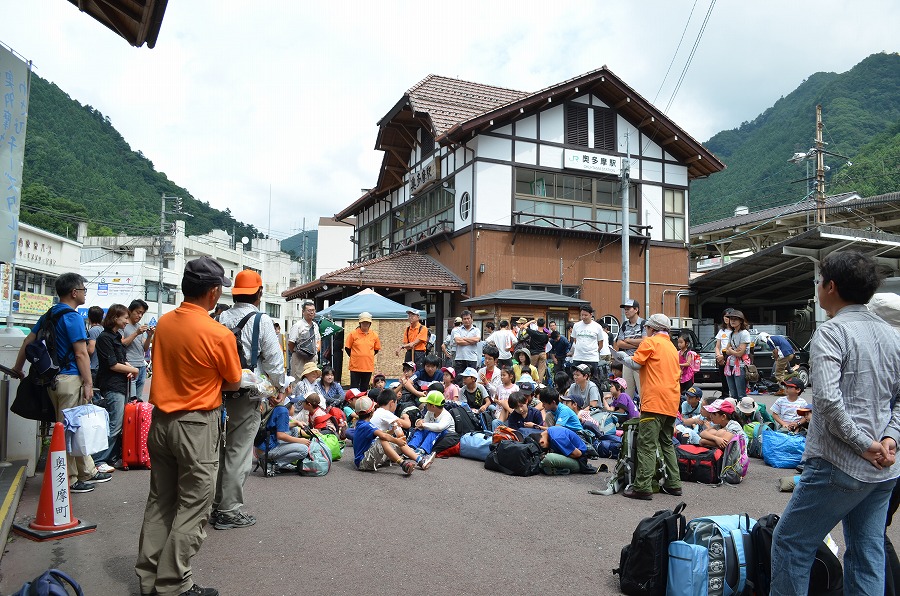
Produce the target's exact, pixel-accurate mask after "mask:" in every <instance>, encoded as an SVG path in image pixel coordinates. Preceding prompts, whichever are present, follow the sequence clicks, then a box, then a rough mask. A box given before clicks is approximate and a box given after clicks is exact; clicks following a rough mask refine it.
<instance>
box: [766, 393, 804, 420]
mask: <svg viewBox="0 0 900 596" xmlns="http://www.w3.org/2000/svg"><path fill="white" fill-rule="evenodd" d="M808 407H809V404H808V403H806V400H805V399H803V398H802V397H798V398H797V401H791V400H789V399H788V398H787V396H782V397H779V398H778V399H776V400H775V403H774V404H772V407H771V409H770V411H771V412H772V413H773V414H778V416H779V418H781V419H782V420H784V421H785V422H797V421H798V420H800V415H799V414H798V413H797V410H798V409H800V408H808Z"/></svg>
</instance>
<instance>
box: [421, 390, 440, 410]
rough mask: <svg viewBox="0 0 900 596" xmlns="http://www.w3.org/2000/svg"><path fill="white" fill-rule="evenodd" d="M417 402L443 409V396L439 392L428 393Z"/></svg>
mask: <svg viewBox="0 0 900 596" xmlns="http://www.w3.org/2000/svg"><path fill="white" fill-rule="evenodd" d="M419 401H420V402H422V403H425V404H431V405H432V406H437V407H438V408H442V407H444V394H443V393H441V392H440V391H429V392H428V395H426V396H425V397H421V398H419Z"/></svg>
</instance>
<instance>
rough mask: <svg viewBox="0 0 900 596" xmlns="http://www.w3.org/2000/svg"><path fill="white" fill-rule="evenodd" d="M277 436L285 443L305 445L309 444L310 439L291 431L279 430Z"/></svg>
mask: <svg viewBox="0 0 900 596" xmlns="http://www.w3.org/2000/svg"><path fill="white" fill-rule="evenodd" d="M275 437H276V438H277V439H278V440H279V441H281V442H283V443H303V444H304V445H309V439H304V438H303V437H295V436H294V435H292V434H290V433H283V432H281V431H278V432H277V433H275Z"/></svg>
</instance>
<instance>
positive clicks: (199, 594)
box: [178, 584, 219, 596]
mask: <svg viewBox="0 0 900 596" xmlns="http://www.w3.org/2000/svg"><path fill="white" fill-rule="evenodd" d="M178 596H219V591H218V590H216V589H215V588H204V587H203V586H201V585H198V584H194V585H193V586H191V589H190V590H187V591H185V592H182V593H181V594H179V595H178Z"/></svg>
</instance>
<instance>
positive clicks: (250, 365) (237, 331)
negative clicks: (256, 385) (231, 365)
mask: <svg viewBox="0 0 900 596" xmlns="http://www.w3.org/2000/svg"><path fill="white" fill-rule="evenodd" d="M254 316H255V317H256V319H255V320H254V321H253V339H252V340H251V341H250V345H251V346H252V347H251V350H250V359H249V360H247V355H246V354H244V342H242V341H241V332H242V331H243V330H244V325H246V324H247V321H249V320H250V318H251V317H254ZM260 319H262V313H261V312H251V313H248V314H247V316H245V317H244V318H243V319H241V321H240V322H239V323H238V324H237V326H236V327H235V328H234V329H231V332H232V333H234V340H235V341H236V342H237V352H238V357H239V358H240V359H241V368H246V369H247V370H256V361H257V360H259V321H260ZM220 322H221V321H220ZM223 324H224V323H223ZM226 327H227V325H226Z"/></svg>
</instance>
